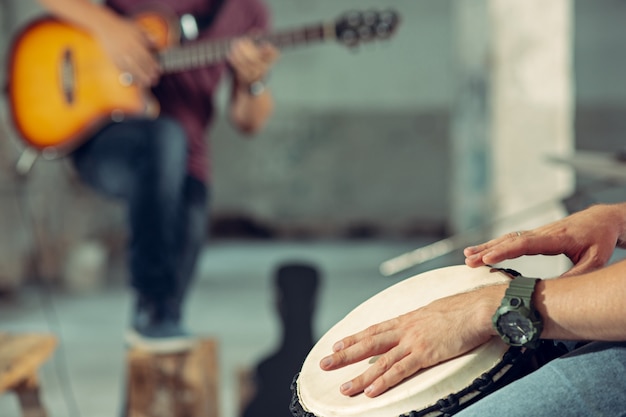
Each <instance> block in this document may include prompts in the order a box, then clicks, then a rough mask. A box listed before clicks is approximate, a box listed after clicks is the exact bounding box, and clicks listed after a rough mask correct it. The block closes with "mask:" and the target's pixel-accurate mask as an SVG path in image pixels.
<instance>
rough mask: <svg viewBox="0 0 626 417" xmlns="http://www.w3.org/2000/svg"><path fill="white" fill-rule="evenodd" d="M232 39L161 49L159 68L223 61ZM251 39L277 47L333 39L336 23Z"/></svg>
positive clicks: (176, 68)
mask: <svg viewBox="0 0 626 417" xmlns="http://www.w3.org/2000/svg"><path fill="white" fill-rule="evenodd" d="M234 39H235V38H231V39H224V40H219V41H204V42H203V41H200V42H195V43H191V44H187V45H183V46H179V47H175V48H169V49H166V50H164V51H161V52H160V53H159V56H158V58H159V62H160V64H161V69H162V70H163V71H164V72H166V73H170V72H177V71H183V70H188V69H194V68H200V67H204V66H209V65H212V64H216V63H219V62H222V61H224V60H225V59H226V56H227V55H228V52H229V50H230V44H231V42H232V41H233V40H234ZM254 39H255V40H256V41H257V42H269V43H271V44H272V45H274V46H275V47H277V48H279V49H286V48H291V47H296V46H300V45H308V44H312V43H318V42H323V41H326V40H329V39H335V27H334V24H332V23H331V24H315V25H309V26H305V27H302V28H299V29H292V30H285V31H280V32H274V33H269V34H266V35H263V36H260V37H257V38H254Z"/></svg>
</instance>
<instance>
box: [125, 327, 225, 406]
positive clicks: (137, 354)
mask: <svg viewBox="0 0 626 417" xmlns="http://www.w3.org/2000/svg"><path fill="white" fill-rule="evenodd" d="M126 361H127V362H126V364H127V373H128V376H127V388H126V404H125V413H126V414H125V416H126V417H218V384H217V380H218V366H217V343H216V342H215V341H214V340H212V339H203V340H200V341H198V343H197V345H196V346H195V347H194V348H193V349H192V350H190V351H188V352H181V353H170V354H159V353H154V352H148V351H144V350H139V349H131V350H129V351H128V354H127V358H126Z"/></svg>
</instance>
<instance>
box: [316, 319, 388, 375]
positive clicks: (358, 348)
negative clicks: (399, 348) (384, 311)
mask: <svg viewBox="0 0 626 417" xmlns="http://www.w3.org/2000/svg"><path fill="white" fill-rule="evenodd" d="M387 327H388V324H387V323H380V324H378V325H375V326H371V327H370V328H368V329H367V330H364V331H362V332H360V333H356V334H354V335H352V336H349V337H346V338H344V339H342V340H340V341H338V342H337V343H335V344H334V345H333V352H334V353H332V354H331V355H328V356H326V357H324V358H322V360H321V361H320V367H321V368H322V369H324V370H326V371H329V370H333V369H338V368H341V367H344V366H346V365H350V364H353V363H356V362H359V361H362V360H364V359H367V358H369V357H371V356H374V355H379V354H382V353H384V352H386V351H388V350H389V349H391V348H392V347H393V346H394V345H395V344H396V343H397V342H395V340H397V338H396V337H394V336H395V331H390V332H387V331H386V328H387Z"/></svg>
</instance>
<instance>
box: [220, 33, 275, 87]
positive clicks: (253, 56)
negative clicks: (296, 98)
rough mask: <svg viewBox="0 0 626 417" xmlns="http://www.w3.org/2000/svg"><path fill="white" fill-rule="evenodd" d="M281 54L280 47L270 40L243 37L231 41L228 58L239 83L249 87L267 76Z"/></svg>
mask: <svg viewBox="0 0 626 417" xmlns="http://www.w3.org/2000/svg"><path fill="white" fill-rule="evenodd" d="M279 55H280V53H279V52H278V49H276V47H274V46H273V45H272V44H270V43H268V42H262V43H255V42H254V41H253V40H251V39H249V38H241V39H236V40H234V41H233V42H232V43H231V45H230V52H229V53H228V56H227V60H228V63H229V64H230V66H231V68H232V70H233V73H234V76H235V80H236V82H237V84H238V85H240V86H243V87H246V88H247V87H248V86H249V85H251V84H252V83H254V82H256V81H260V80H263V79H265V78H266V76H267V74H268V72H269V70H270V68H271V67H272V66H273V65H274V62H276V60H277V59H278V57H279Z"/></svg>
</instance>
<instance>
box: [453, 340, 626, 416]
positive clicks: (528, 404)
mask: <svg viewBox="0 0 626 417" xmlns="http://www.w3.org/2000/svg"><path fill="white" fill-rule="evenodd" d="M505 416H506V417H522V416H523V417H528V416H533V417H553V416H567V417H596V416H606V417H609V416H610V417H619V416H626V343H608V342H593V343H589V344H587V345H585V346H583V347H581V348H579V349H576V350H574V351H572V352H570V353H568V354H566V355H564V356H562V357H560V358H558V359H555V360H553V361H551V362H549V363H548V364H546V365H544V366H543V367H541V368H539V369H538V370H537V371H535V372H533V373H531V374H529V375H527V376H526V377H524V378H522V379H520V380H518V381H515V382H513V383H511V384H509V385H507V386H506V387H504V388H501V389H499V390H498V391H496V392H494V393H492V394H491V395H489V396H487V397H485V398H483V399H481V400H480V401H478V402H477V403H475V404H473V405H471V406H469V407H468V408H466V409H465V410H462V411H461V412H460V413H458V414H456V415H455V417H505Z"/></svg>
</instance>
